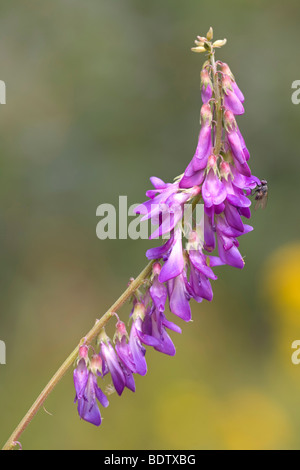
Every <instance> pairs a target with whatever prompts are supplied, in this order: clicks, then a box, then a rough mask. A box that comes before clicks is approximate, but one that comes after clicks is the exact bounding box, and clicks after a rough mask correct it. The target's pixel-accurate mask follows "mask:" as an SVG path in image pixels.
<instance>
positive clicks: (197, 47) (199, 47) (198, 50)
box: [191, 46, 206, 53]
mask: <svg viewBox="0 0 300 470" xmlns="http://www.w3.org/2000/svg"><path fill="white" fill-rule="evenodd" d="M191 51H193V52H200V53H201V52H206V49H205V47H203V46H196V47H192V48H191Z"/></svg>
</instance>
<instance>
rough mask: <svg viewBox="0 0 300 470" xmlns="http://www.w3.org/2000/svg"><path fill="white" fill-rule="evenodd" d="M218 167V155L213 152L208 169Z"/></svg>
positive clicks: (209, 158)
mask: <svg viewBox="0 0 300 470" xmlns="http://www.w3.org/2000/svg"><path fill="white" fill-rule="evenodd" d="M216 167H217V157H216V156H215V155H213V154H211V155H210V156H209V157H208V162H207V168H208V170H209V169H213V170H214V169H216Z"/></svg>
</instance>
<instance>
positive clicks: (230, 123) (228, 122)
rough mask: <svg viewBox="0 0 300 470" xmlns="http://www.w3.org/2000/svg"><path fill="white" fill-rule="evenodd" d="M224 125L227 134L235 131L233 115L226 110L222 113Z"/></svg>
mask: <svg viewBox="0 0 300 470" xmlns="http://www.w3.org/2000/svg"><path fill="white" fill-rule="evenodd" d="M224 125H225V129H226V131H227V132H230V131H232V130H233V129H236V120H235V117H234V114H233V113H232V112H231V111H230V110H229V109H227V110H226V111H225V113H224Z"/></svg>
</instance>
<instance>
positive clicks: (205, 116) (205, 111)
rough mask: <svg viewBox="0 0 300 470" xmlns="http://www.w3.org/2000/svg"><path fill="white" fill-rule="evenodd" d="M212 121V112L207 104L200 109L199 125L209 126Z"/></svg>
mask: <svg viewBox="0 0 300 470" xmlns="http://www.w3.org/2000/svg"><path fill="white" fill-rule="evenodd" d="M211 121H212V112H211V108H210V105H209V104H208V103H206V104H203V105H202V107H201V124H202V126H210V125H211Z"/></svg>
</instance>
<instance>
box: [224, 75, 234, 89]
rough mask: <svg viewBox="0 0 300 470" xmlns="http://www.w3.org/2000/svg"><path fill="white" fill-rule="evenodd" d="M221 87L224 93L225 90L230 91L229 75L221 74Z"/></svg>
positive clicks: (230, 81)
mask: <svg viewBox="0 0 300 470" xmlns="http://www.w3.org/2000/svg"><path fill="white" fill-rule="evenodd" d="M222 87H223V90H224V91H225V93H226V91H227V90H231V91H232V80H231V78H230V76H229V75H223V76H222Z"/></svg>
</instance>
